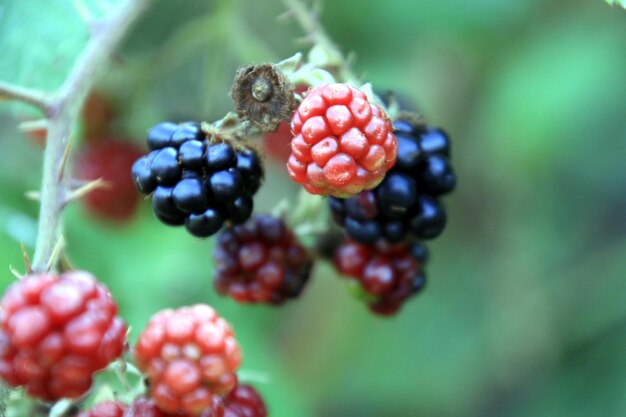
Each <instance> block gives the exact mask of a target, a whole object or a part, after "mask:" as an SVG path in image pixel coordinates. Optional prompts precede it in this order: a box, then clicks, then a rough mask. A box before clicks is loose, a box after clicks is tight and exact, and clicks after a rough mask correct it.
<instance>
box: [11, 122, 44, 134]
mask: <svg viewBox="0 0 626 417" xmlns="http://www.w3.org/2000/svg"><path fill="white" fill-rule="evenodd" d="M17 128H18V129H19V130H20V131H22V132H24V133H28V132H34V131H36V130H45V129H47V128H48V120H47V119H36V120H27V121H25V122H22V123H20V124H19V125H17Z"/></svg>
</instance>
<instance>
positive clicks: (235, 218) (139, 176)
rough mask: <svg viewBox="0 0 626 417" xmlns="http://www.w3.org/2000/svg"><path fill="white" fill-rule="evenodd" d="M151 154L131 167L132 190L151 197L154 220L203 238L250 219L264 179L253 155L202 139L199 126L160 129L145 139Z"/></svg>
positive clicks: (170, 125) (163, 126)
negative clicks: (226, 226) (155, 218)
mask: <svg viewBox="0 0 626 417" xmlns="http://www.w3.org/2000/svg"><path fill="white" fill-rule="evenodd" d="M147 141H148V146H149V147H150V149H152V151H151V152H150V153H148V154H147V155H144V156H142V157H141V158H139V159H138V160H137V161H136V162H135V163H134V165H133V167H132V177H133V180H134V182H135V185H136V187H137V189H138V190H139V191H140V192H141V193H143V194H151V195H152V208H153V211H154V214H155V215H156V217H157V218H158V219H159V220H161V221H162V222H163V223H165V224H168V225H171V226H181V225H185V227H186V229H187V231H188V232H189V233H191V234H192V235H194V236H198V237H208V236H211V235H213V234H215V233H217V232H218V231H219V230H220V229H221V228H222V227H223V226H224V224H240V223H243V222H245V221H246V220H248V219H249V218H250V216H251V214H252V210H253V208H254V203H253V200H252V197H253V196H254V194H255V193H256V192H257V191H258V189H259V187H260V185H261V181H262V179H263V166H262V164H261V160H260V158H259V156H258V155H257V153H256V151H255V150H253V149H251V148H246V147H234V146H233V145H231V144H230V143H227V142H222V141H220V140H219V139H217V140H216V139H214V138H212V137H209V138H207V137H206V134H205V133H204V132H203V131H202V129H201V126H200V124H199V123H194V122H186V123H182V124H179V125H177V124H174V123H170V122H165V123H160V124H158V125H156V126H155V127H153V128H152V129H151V130H150V131H149V133H148V139H147Z"/></svg>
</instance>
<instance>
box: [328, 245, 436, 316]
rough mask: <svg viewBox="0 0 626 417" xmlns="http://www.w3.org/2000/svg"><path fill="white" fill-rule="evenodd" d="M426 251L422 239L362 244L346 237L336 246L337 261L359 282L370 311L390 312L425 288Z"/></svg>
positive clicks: (395, 311)
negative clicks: (419, 240) (417, 240)
mask: <svg viewBox="0 0 626 417" xmlns="http://www.w3.org/2000/svg"><path fill="white" fill-rule="evenodd" d="M425 253H426V249H425V247H424V246H422V245H421V244H420V243H413V244H407V243H401V244H389V243H387V242H385V241H384V240H380V241H378V242H377V243H376V244H374V245H363V244H360V243H358V242H355V241H352V240H350V239H347V240H345V241H344V242H343V243H342V244H341V245H340V246H339V247H338V248H337V249H336V251H335V254H334V264H335V267H336V268H337V270H338V271H339V272H340V273H341V274H343V275H347V276H349V277H351V278H353V279H354V280H355V281H356V282H357V283H358V285H359V286H360V288H361V290H362V292H363V293H364V294H363V295H364V297H362V298H364V299H365V300H366V301H367V303H368V305H369V308H370V310H371V311H373V312H374V313H376V314H380V315H385V316H388V315H393V314H396V313H397V312H398V311H399V310H400V308H401V307H402V305H403V304H404V302H405V301H406V300H407V299H409V298H410V297H412V296H413V295H415V294H417V293H419V292H420V291H421V290H422V289H423V288H424V285H425V284H426V276H425V275H424V271H423V266H424V263H425V261H426V255H425Z"/></svg>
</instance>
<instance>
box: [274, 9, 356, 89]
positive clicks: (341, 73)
mask: <svg viewBox="0 0 626 417" xmlns="http://www.w3.org/2000/svg"><path fill="white" fill-rule="evenodd" d="M283 3H284V4H285V6H286V7H287V9H289V12H290V13H291V15H292V16H293V17H294V18H295V19H296V21H297V22H298V24H299V25H300V26H301V27H302V29H303V30H304V31H305V32H306V34H307V36H308V38H309V40H310V41H312V42H313V43H314V44H315V45H317V46H319V47H321V48H322V50H323V51H324V52H326V54H327V55H328V56H329V57H331V59H332V63H333V64H334V65H336V66H337V76H338V77H337V78H339V79H340V80H343V81H356V80H358V79H359V77H357V76H356V75H355V74H354V72H352V69H351V68H350V64H349V62H348V61H347V60H346V59H345V58H344V56H343V54H342V53H341V50H340V49H339V47H338V46H337V45H336V44H335V43H334V42H333V40H332V39H331V37H330V36H329V35H328V33H326V30H325V29H324V26H323V25H322V24H321V23H320V21H319V15H318V13H317V12H316V10H313V9H311V10H310V9H309V8H307V7H306V5H305V4H304V3H303V1H302V0H283Z"/></svg>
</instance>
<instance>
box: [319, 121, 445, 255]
mask: <svg viewBox="0 0 626 417" xmlns="http://www.w3.org/2000/svg"><path fill="white" fill-rule="evenodd" d="M394 129H395V131H394V132H395V134H396V138H397V141H398V157H397V162H396V165H395V166H394V167H393V168H392V169H391V170H390V171H389V172H388V173H387V175H386V176H385V178H384V180H383V181H382V182H381V183H380V184H379V185H378V187H376V188H375V189H373V190H371V191H363V192H361V193H359V194H357V195H355V196H352V197H350V198H347V199H340V198H334V197H330V198H329V199H328V204H329V207H330V210H331V212H332V217H333V219H334V220H335V222H336V223H337V224H339V225H341V226H343V227H345V231H346V233H347V234H348V236H350V237H351V238H352V239H354V240H356V241H357V242H360V243H363V244H368V245H371V244H373V243H375V242H377V241H378V240H379V239H385V240H387V241H389V242H401V241H403V240H405V239H415V238H417V239H433V238H435V237H437V236H439V235H440V234H441V233H442V232H443V230H444V228H445V226H446V220H447V217H446V212H445V209H444V207H443V205H442V203H441V201H440V198H441V196H443V195H445V194H448V193H450V192H451V191H453V190H454V188H455V187H456V175H455V174H454V170H453V168H452V165H451V164H450V159H449V156H450V140H449V138H448V136H447V135H446V133H445V132H443V131H442V130H441V129H437V128H431V127H425V126H422V125H414V124H412V123H410V122H408V121H406V120H398V121H396V122H395V123H394Z"/></svg>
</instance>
